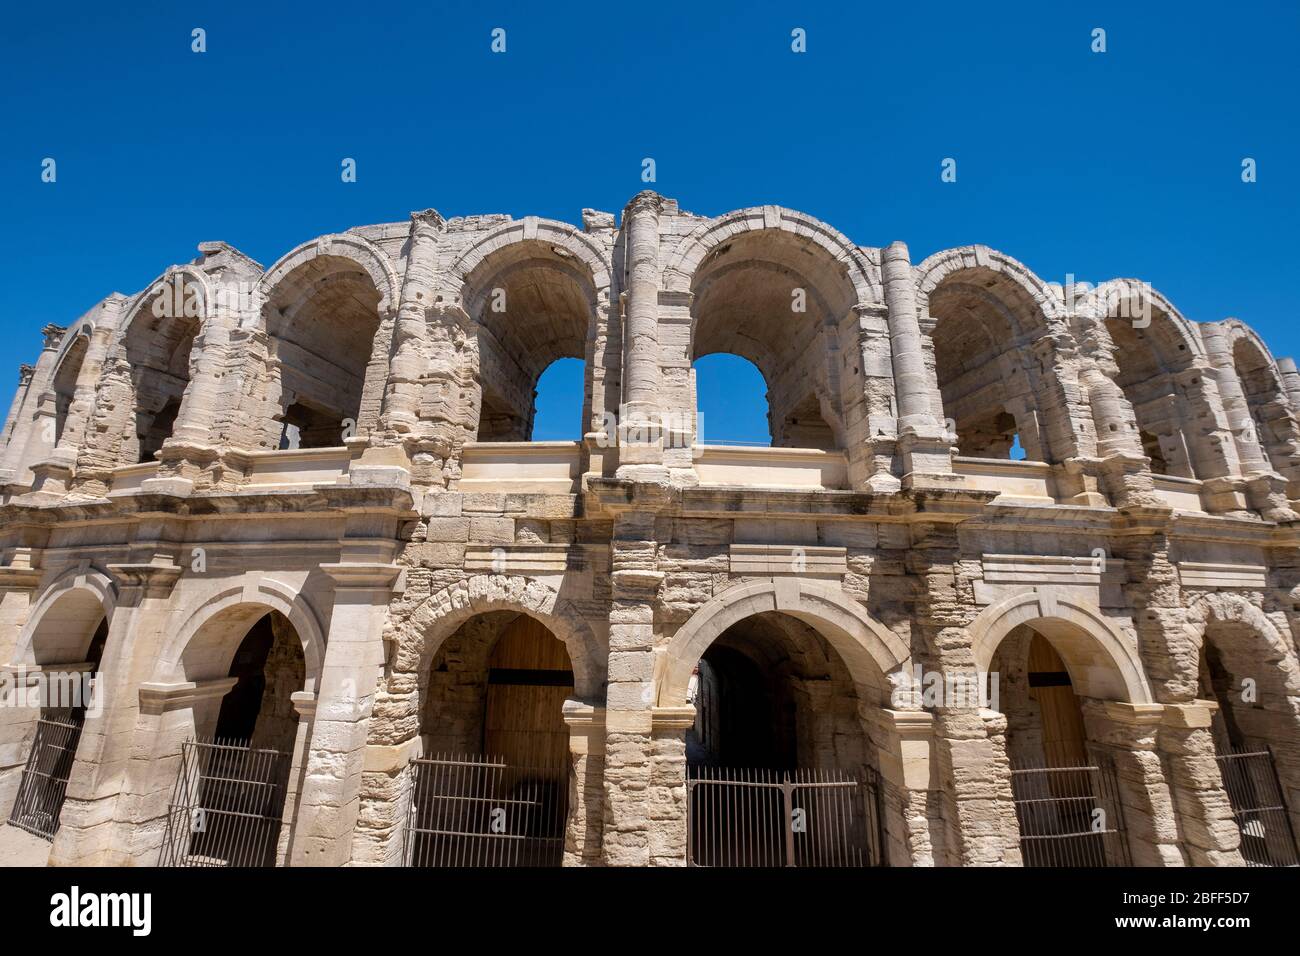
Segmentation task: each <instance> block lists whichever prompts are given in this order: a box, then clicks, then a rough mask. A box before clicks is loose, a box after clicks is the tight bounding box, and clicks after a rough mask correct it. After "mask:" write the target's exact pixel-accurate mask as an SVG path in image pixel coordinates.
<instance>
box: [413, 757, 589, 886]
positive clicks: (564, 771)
mask: <svg viewBox="0 0 1300 956" xmlns="http://www.w3.org/2000/svg"><path fill="white" fill-rule="evenodd" d="M572 774H573V769H572V767H571V766H570V765H569V763H568V762H567V761H565V762H564V763H562V764H554V765H551V766H539V767H524V766H514V765H511V764H509V763H507V762H506V761H505V760H503V759H501V758H497V757H486V756H482V755H478V754H473V755H465V754H439V755H438V756H436V757H433V758H421V759H417V760H413V761H411V777H412V779H411V791H410V794H411V805H410V809H409V811H408V815H407V822H406V832H405V837H404V841H403V857H404V862H405V864H406V865H407V866H472V867H496V866H500V867H512V866H559V865H560V864H561V863H562V862H563V860H564V841H565V830H566V827H567V825H568V818H569V789H570V784H571V780H572Z"/></svg>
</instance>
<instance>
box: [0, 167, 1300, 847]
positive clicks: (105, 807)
mask: <svg viewBox="0 0 1300 956" xmlns="http://www.w3.org/2000/svg"><path fill="white" fill-rule="evenodd" d="M1021 252H1022V253H1023V252H1024V250H1021ZM199 253H200V255H199V257H198V258H197V259H195V260H194V261H193V262H191V263H188V264H184V265H177V266H172V267H169V268H167V269H166V270H165V271H163V272H162V274H161V275H160V276H159V277H158V278H157V280H156V281H155V282H152V283H150V285H149V286H148V287H146V288H145V289H144V290H143V291H141V292H138V293H136V294H134V295H129V296H128V295H122V294H118V293H114V294H112V295H109V296H108V297H107V298H105V299H104V300H103V301H101V302H100V303H98V304H97V305H95V306H94V307H93V308H92V309H91V310H90V311H88V312H87V313H86V314H85V315H83V316H81V317H80V318H77V319H75V321H70V322H67V324H66V327H64V325H53V324H51V325H47V326H46V327H45V330H44V333H45V347H44V350H43V351H42V352H41V353H40V355H39V356H38V357H37V359H36V361H35V363H34V364H33V365H25V366H23V367H22V369H21V371H20V376H19V387H18V390H17V394H16V396H15V397H14V400H13V403H12V407H11V408H10V410H9V413H8V418H7V420H6V421H5V424H4V449H3V459H2V460H0V485H2V486H3V487H2V489H0V490H2V491H3V496H4V497H3V505H2V508H3V515H2V520H0V562H2V565H3V566H0V667H3V671H0V679H3V681H4V685H3V686H4V700H3V703H4V706H3V707H0V820H7V821H8V823H7V824H6V827H5V829H6V831H9V832H14V833H18V834H20V835H21V836H22V837H23V838H24V839H26V838H30V839H33V840H45V841H49V842H48V844H45V845H46V846H47V848H48V860H49V863H50V864H52V865H77V864H106V865H146V866H147V865H155V864H161V865H227V864H244V865H281V866H290V865H292V866H304V865H330V866H332V865H344V864H348V865H390V866H402V865H427V866H440V865H452V866H455V865H481V866H508V865H561V864H562V865H617V866H671V865H697V866H732V865H754V864H760V865H798V866H805V865H815V866H820V865H890V866H908V865H912V866H984V865H1011V866H1020V865H1025V866H1041V865H1052V864H1075V865H1095V866H1103V865H1106V866H1123V865H1134V866H1187V865H1213V866H1241V865H1257V866H1277V865H1293V864H1295V862H1296V842H1295V832H1296V830H1297V828H1300V663H1298V661H1297V637H1296V636H1297V634H1300V550H1298V549H1297V545H1298V544H1300V514H1297V512H1298V511H1300V373H1297V370H1296V366H1295V364H1294V363H1293V362H1292V361H1291V360H1289V359H1275V358H1274V357H1273V355H1272V354H1271V353H1270V351H1269V349H1268V347H1267V346H1266V345H1265V344H1264V342H1263V341H1261V340H1260V338H1259V336H1258V335H1256V334H1255V333H1254V332H1253V331H1252V330H1251V329H1250V328H1249V327H1247V326H1246V325H1244V324H1243V323H1241V322H1240V321H1237V320H1235V319H1226V320H1223V321H1215V322H1204V323H1202V322H1192V321H1189V320H1188V319H1186V318H1185V317H1184V316H1183V315H1182V314H1180V313H1179V311H1178V309H1177V308H1176V307H1175V306H1174V305H1173V304H1172V303H1171V302H1170V301H1169V300H1168V299H1166V298H1165V297H1163V296H1162V295H1161V294H1160V293H1159V292H1157V291H1155V290H1153V289H1151V288H1150V287H1149V286H1148V285H1146V284H1145V283H1142V282H1139V281H1136V280H1128V279H1116V280H1112V281H1108V282H1104V283H1099V284H1096V285H1095V286H1083V285H1074V284H1072V283H1053V282H1047V281H1044V280H1043V279H1041V278H1039V277H1038V276H1035V275H1034V274H1033V273H1032V272H1030V271H1029V269H1027V268H1026V267H1025V266H1023V265H1022V264H1020V263H1019V262H1018V261H1017V260H1015V259H1013V258H1011V256H1009V255H1007V254H1004V253H1002V252H998V251H995V250H993V249H990V248H987V247H984V246H978V245H977V246H965V247H961V248H954V249H949V250H946V251H943V252H938V253H936V254H934V255H932V256H930V257H929V258H926V259H924V261H913V259H912V257H911V256H910V254H909V251H908V249H907V247H906V246H905V245H903V244H902V243H900V242H895V243H893V244H891V245H888V246H886V247H884V248H872V247H865V246H859V245H855V244H854V243H853V242H852V241H851V240H850V239H848V238H846V237H845V236H844V235H842V234H841V233H839V232H837V231H836V230H835V229H834V228H833V227H832V226H830V225H828V224H826V223H823V222H820V221H818V220H816V219H814V218H812V217H810V216H807V215H804V214H802V213H799V212H795V211H793V210H789V209H785V208H780V207H776V206H763V207H758V208H751V209H742V210H738V211H735V212H730V213H727V214H726V215H722V216H717V217H714V218H708V217H703V216H698V215H694V214H691V213H688V212H685V211H683V210H681V209H679V208H678V205H677V203H676V202H675V201H673V200H671V199H666V198H664V197H661V196H659V195H657V194H654V193H650V192H646V193H641V194H639V195H637V196H636V197H635V198H633V199H632V201H631V202H630V203H629V204H628V206H627V208H626V209H625V210H624V211H623V214H622V217H621V220H620V219H619V218H617V217H616V216H615V215H614V214H611V213H607V212H598V211H592V210H584V211H583V214H582V225H581V227H577V226H572V225H569V224H566V223H561V222H555V221H551V220H546V219H539V218H533V217H527V218H523V219H512V218H510V217H509V216H502V215H484V216H472V217H464V218H455V219H444V218H443V217H442V216H440V215H439V214H438V213H437V212H435V211H433V210H425V211H422V212H416V213H414V214H412V215H411V216H410V219H409V221H406V222H397V223H387V224H381V225H372V226H361V227H357V228H355V229H350V230H348V231H346V232H342V233H338V234H335V235H328V236H322V237H320V238H316V239H313V240H311V241H310V242H306V243H304V244H303V245H301V246H299V247H298V248H296V249H293V250H292V251H290V252H288V253H287V254H286V255H285V256H284V257H283V258H281V259H280V260H279V261H278V262H276V263H274V264H273V265H271V266H270V267H263V266H262V265H261V264H259V263H257V262H254V261H253V260H252V259H250V258H249V257H248V256H245V255H243V254H242V253H240V252H239V251H238V250H236V249H234V248H233V247H231V246H230V245H227V244H225V243H222V242H210V243H204V244H202V245H200V246H199ZM714 353H730V354H733V355H737V356H740V357H741V358H744V359H746V360H748V361H750V362H752V363H753V364H754V365H755V366H756V367H757V368H758V369H759V370H760V371H761V373H762V376H763V378H764V380H765V381H766V385H767V389H768V391H767V395H766V401H767V408H768V414H769V424H770V430H771V443H770V446H766V447H755V446H748V445H739V444H725V443H710V442H709V440H708V434H707V433H706V431H710V432H712V433H716V434H719V435H720V434H721V433H722V432H724V431H725V427H724V426H725V423H717V422H712V421H711V422H709V423H708V424H709V425H710V426H712V427H711V428H710V429H708V430H706V429H703V428H702V427H701V423H700V418H699V416H698V415H697V413H696V371H695V367H694V363H695V362H696V361H697V360H699V359H701V358H703V357H705V356H708V355H712V354H714ZM565 358H569V359H581V360H582V361H583V363H584V368H585V373H584V374H585V390H584V396H583V399H582V407H581V408H578V407H576V404H575V407H574V408H573V415H574V416H575V421H574V429H573V431H574V434H581V436H582V437H581V439H580V440H575V441H530V438H531V436H532V426H533V420H534V417H535V389H536V386H537V382H538V379H539V376H540V375H541V373H542V372H543V371H544V370H545V369H547V368H548V366H550V365H551V364H552V363H553V362H555V361H557V360H560V359H565ZM760 398H761V397H760ZM576 416H581V418H580V421H579V420H577V419H576ZM1021 453H1022V454H1021ZM64 691H69V693H63V692H64ZM83 691H84V693H83ZM24 831H25V832H24Z"/></svg>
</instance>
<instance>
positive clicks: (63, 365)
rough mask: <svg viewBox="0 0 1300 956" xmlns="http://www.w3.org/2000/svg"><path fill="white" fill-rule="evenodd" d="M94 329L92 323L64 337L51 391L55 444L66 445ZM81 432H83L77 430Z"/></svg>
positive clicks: (52, 378) (53, 374)
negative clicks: (71, 416)
mask: <svg viewBox="0 0 1300 956" xmlns="http://www.w3.org/2000/svg"><path fill="white" fill-rule="evenodd" d="M93 333H94V328H93V327H92V326H91V324H90V323H89V322H86V323H84V324H82V325H81V326H80V327H78V328H75V329H69V330H68V332H67V334H66V335H64V337H63V342H62V344H61V346H60V348H59V355H58V358H56V359H55V362H54V368H53V369H52V371H51V372H50V391H51V392H53V393H54V443H55V445H58V444H60V443H61V442H63V441H64V440H65V439H64V433H65V431H66V426H67V423H68V420H69V413H70V412H71V410H72V406H73V404H74V403H75V402H76V401H77V383H78V381H79V380H80V378H81V369H82V367H83V366H84V365H85V363H86V359H87V357H88V355H89V352H90V341H91V336H92V334H93ZM77 431H80V429H77Z"/></svg>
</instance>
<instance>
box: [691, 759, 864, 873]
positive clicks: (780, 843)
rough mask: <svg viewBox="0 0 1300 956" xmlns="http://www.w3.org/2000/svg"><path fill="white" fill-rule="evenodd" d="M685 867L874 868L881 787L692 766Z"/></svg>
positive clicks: (839, 776) (824, 776)
mask: <svg viewBox="0 0 1300 956" xmlns="http://www.w3.org/2000/svg"><path fill="white" fill-rule="evenodd" d="M686 807H687V810H686V829H687V837H686V863H687V865H688V866H879V865H881V864H882V863H883V855H882V852H881V847H883V846H884V831H883V824H882V818H881V813H880V786H879V783H878V780H877V777H876V775H875V774H874V773H872V772H870V771H867V772H866V773H865V774H864V775H863V776H862V777H861V778H859V777H856V776H854V775H853V774H850V773H847V772H845V771H840V770H812V769H800V770H794V771H780V770H737V769H730V768H722V767H691V768H689V770H688V773H687V779H686Z"/></svg>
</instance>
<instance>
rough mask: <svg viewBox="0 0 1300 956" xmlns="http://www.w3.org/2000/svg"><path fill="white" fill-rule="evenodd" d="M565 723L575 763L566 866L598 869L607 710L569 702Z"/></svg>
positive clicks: (581, 702) (578, 702)
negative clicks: (594, 867) (595, 867)
mask: <svg viewBox="0 0 1300 956" xmlns="http://www.w3.org/2000/svg"><path fill="white" fill-rule="evenodd" d="M564 722H565V724H567V725H568V727H569V759H570V760H571V761H572V763H573V785H572V791H571V792H570V794H569V808H570V809H569V825H568V830H567V832H566V833H565V839H564V865H565V866H593V865H598V864H599V863H600V862H601V859H602V857H601V839H600V836H601V823H602V822H603V820H602V818H603V814H602V811H601V803H602V792H603V780H604V771H605V708H604V707H600V706H597V705H594V704H588V703H584V702H583V701H579V700H572V699H570V700H566V701H565V702H564Z"/></svg>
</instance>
